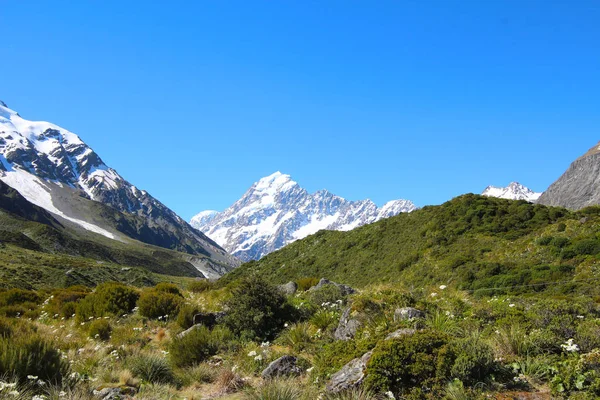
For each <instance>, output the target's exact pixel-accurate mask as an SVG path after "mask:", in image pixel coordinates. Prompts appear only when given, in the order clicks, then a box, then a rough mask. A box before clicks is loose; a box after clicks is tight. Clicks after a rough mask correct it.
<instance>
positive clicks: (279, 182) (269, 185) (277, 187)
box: [251, 171, 298, 195]
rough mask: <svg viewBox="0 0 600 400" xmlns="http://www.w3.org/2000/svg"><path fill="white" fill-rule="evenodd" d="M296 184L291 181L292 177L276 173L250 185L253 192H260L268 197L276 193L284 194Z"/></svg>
mask: <svg viewBox="0 0 600 400" xmlns="http://www.w3.org/2000/svg"><path fill="white" fill-rule="evenodd" d="M297 185H298V184H297V183H296V182H294V181H293V180H292V177H291V176H289V175H286V174H282V173H281V172H279V171H277V172H275V173H273V174H271V175H269V176H265V177H264V178H261V179H259V180H258V182H256V183H255V184H254V185H252V188H251V190H252V191H253V192H260V193H263V194H268V195H275V194H276V193H278V192H285V191H286V190H288V189H291V188H292V187H294V186H297Z"/></svg>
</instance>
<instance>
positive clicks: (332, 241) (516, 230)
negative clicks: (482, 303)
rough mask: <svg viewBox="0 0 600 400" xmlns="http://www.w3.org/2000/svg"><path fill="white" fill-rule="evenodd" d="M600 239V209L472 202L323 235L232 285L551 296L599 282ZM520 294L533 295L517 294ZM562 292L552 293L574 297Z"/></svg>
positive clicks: (241, 271) (244, 272)
mask: <svg viewBox="0 0 600 400" xmlns="http://www.w3.org/2000/svg"><path fill="white" fill-rule="evenodd" d="M599 233H600V217H599V209H597V208H588V209H586V210H582V211H580V212H578V213H573V212H569V211H568V210H565V209H562V208H555V207H546V206H542V205H534V204H530V203H527V202H525V201H510V200H502V199H496V198H489V197H482V196H478V195H473V194H468V195H464V196H460V197H457V198H455V199H453V200H451V201H449V202H447V203H444V204H442V205H440V206H429V207H424V208H423V209H421V210H418V211H415V212H412V213H410V214H402V215H398V216H396V217H392V218H388V219H385V220H382V221H379V222H377V223H374V224H371V225H367V226H363V227H361V228H358V229H355V230H353V231H350V232H332V231H321V232H318V233H317V234H315V235H312V236H310V237H308V238H306V239H303V240H300V241H297V242H295V243H292V244H291V245H289V246H287V247H285V248H283V249H282V250H280V251H277V252H275V253H272V254H269V255H268V256H266V257H264V258H262V259H261V260H259V261H254V262H249V263H246V264H243V265H242V266H241V267H240V268H238V269H236V270H235V271H233V272H231V273H230V274H228V275H226V277H225V278H224V282H230V281H233V280H236V279H238V278H241V277H244V276H249V275H253V274H258V275H260V276H263V277H265V278H267V279H270V280H272V281H273V282H286V281H289V280H297V279H298V278H301V277H326V278H329V279H332V280H338V281H341V282H345V283H348V284H352V285H355V286H365V285H367V284H372V283H400V284H402V285H403V286H406V287H408V288H410V287H420V286H422V285H426V284H453V285H457V286H458V287H460V288H462V289H470V290H474V291H476V290H479V289H483V288H490V287H506V286H511V287H512V288H511V291H519V290H521V291H525V290H526V291H530V290H543V289H544V288H546V285H543V284H541V283H543V282H550V281H561V282H562V281H564V280H573V279H574V277H577V280H581V279H590V278H591V279H593V278H594V273H595V272H596V271H595V267H594V262H595V260H597V259H598V256H597V255H598V254H599V253H600V240H599V239H598V235H599ZM521 285H533V286H527V287H524V288H522V289H520V288H515V287H514V286H521ZM559 286H560V287H555V286H552V287H553V290H569V289H568V285H566V286H567V289H565V287H564V286H565V285H562V284H561V285H559ZM486 290H487V289H486ZM500 292H501V291H500Z"/></svg>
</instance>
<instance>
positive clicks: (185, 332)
mask: <svg viewBox="0 0 600 400" xmlns="http://www.w3.org/2000/svg"><path fill="white" fill-rule="evenodd" d="M201 326H202V325H192V327H191V328H189V329H186V330H185V331H183V332H180V333H178V334H177V339H181V338H184V337H186V336H187V335H189V334H190V333H192V332H193V331H195V330H196V329H198V328H200V327H201Z"/></svg>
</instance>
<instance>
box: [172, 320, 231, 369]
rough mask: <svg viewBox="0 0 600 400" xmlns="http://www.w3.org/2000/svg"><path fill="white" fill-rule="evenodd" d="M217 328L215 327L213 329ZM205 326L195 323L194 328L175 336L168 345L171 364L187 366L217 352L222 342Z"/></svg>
mask: <svg viewBox="0 0 600 400" xmlns="http://www.w3.org/2000/svg"><path fill="white" fill-rule="evenodd" d="M215 330H217V329H215ZM218 340H219V338H218V337H217V335H216V334H213V332H211V331H210V330H209V329H208V328H207V327H205V326H202V325H196V327H195V328H194V330H192V331H191V332H188V333H187V334H186V335H185V336H183V337H175V338H174V339H173V341H172V342H171V344H170V346H169V356H170V358H171V362H172V363H173V365H175V366H177V367H189V366H192V365H196V364H199V363H201V362H202V361H205V360H206V359H208V358H209V357H211V356H213V355H215V354H217V352H218V350H219V348H220V347H221V346H222V345H224V343H219V341H218Z"/></svg>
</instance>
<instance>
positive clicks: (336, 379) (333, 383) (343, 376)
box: [326, 351, 373, 393]
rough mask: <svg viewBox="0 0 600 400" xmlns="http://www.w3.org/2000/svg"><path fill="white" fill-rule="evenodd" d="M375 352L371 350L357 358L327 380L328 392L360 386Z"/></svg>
mask: <svg viewBox="0 0 600 400" xmlns="http://www.w3.org/2000/svg"><path fill="white" fill-rule="evenodd" d="M372 355H373V352H372V351H370V352H368V353H366V354H364V355H363V356H362V357H360V358H355V359H354V360H352V361H350V362H349V363H348V364H346V365H344V366H343V367H342V369H340V370H339V371H338V372H336V373H335V374H333V375H332V376H331V379H330V380H329V382H327V385H326V389H327V391H328V392H332V393H338V392H342V391H344V390H348V389H354V388H357V387H359V386H360V385H361V384H362V382H363V380H364V379H365V371H366V369H367V363H368V362H369V360H370V359H371V356H372Z"/></svg>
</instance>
